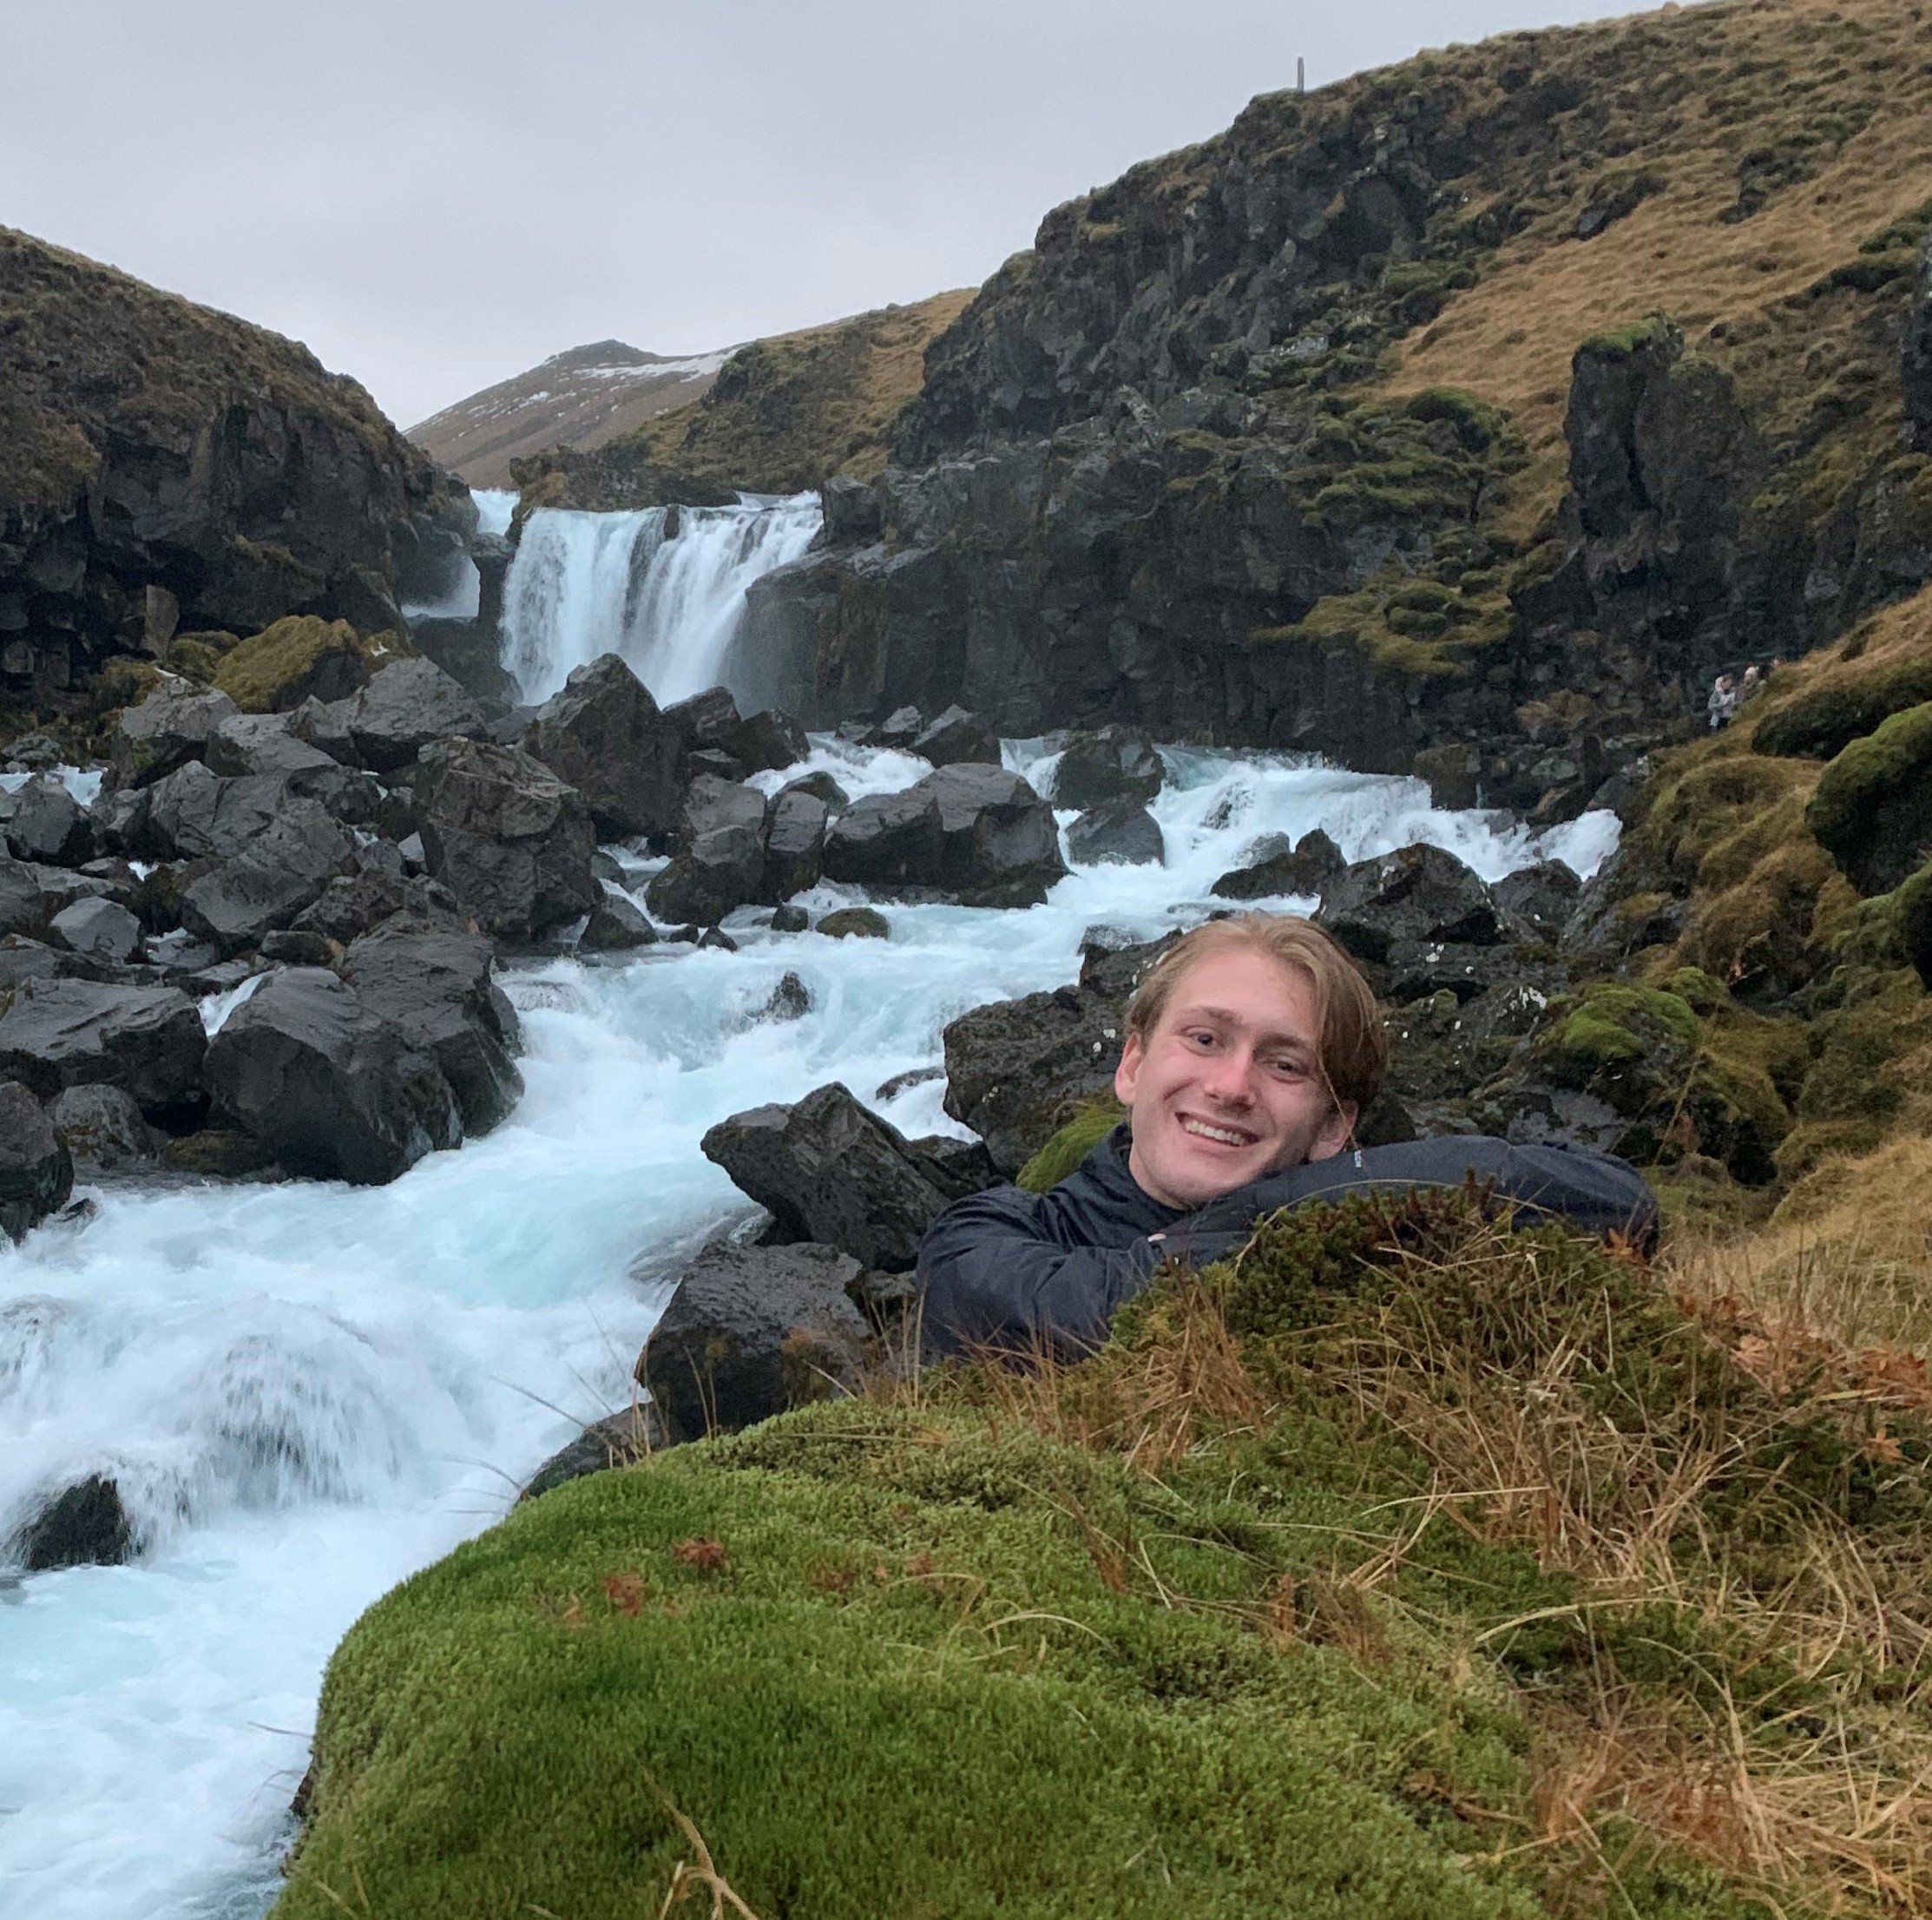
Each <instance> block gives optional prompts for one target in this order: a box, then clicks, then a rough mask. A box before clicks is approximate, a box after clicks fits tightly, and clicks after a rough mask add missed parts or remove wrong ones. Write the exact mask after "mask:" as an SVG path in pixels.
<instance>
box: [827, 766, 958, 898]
mask: <svg viewBox="0 0 1932 1920" xmlns="http://www.w3.org/2000/svg"><path fill="white" fill-rule="evenodd" d="M942 839H943V828H942V826H941V824H940V808H939V796H938V795H937V794H936V792H933V790H932V788H931V787H930V786H929V785H928V784H927V783H926V782H925V781H923V780H922V781H920V782H919V784H918V785H917V786H910V787H908V788H906V789H905V791H904V792H899V793H869V794H867V795H866V796H865V797H864V799H858V800H854V801H853V802H852V804H851V805H850V806H848V807H847V808H846V809H845V811H844V812H843V813H841V814H840V815H839V816H838V819H836V820H834V821H833V822H832V823H831V826H830V827H829V828H828V829H827V830H826V833H825V863H824V864H825V877H826V878H827V879H831V880H840V881H844V882H846V883H848V884H856V885H860V886H871V887H877V888H880V889H882V890H890V889H893V888H899V887H906V886H913V887H934V886H936V885H937V884H938V883H939V869H940V858H941V846H942Z"/></svg>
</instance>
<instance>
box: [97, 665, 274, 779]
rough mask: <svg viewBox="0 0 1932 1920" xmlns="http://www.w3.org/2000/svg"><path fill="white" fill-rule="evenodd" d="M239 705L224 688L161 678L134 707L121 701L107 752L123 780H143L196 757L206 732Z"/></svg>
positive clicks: (204, 744)
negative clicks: (205, 688) (209, 689)
mask: <svg viewBox="0 0 1932 1920" xmlns="http://www.w3.org/2000/svg"><path fill="white" fill-rule="evenodd" d="M240 711H241V709H240V707H237V706H236V705H235V703H234V702H233V700H230V699H229V698H228V696H227V694H214V693H204V692H203V691H202V690H201V689H200V687H195V686H194V685H192V684H191V683H190V682H188V681H185V680H172V679H170V680H164V681H162V683H161V685H160V686H159V687H156V688H155V689H154V692H153V693H151V694H148V697H147V699H146V700H142V701H141V704H140V706H138V707H123V708H122V712H121V718H120V719H119V720H116V721H115V729H114V737H113V740H111V742H110V743H109V746H108V755H109V758H110V759H112V761H113V764H114V772H115V782H116V784H117V785H119V786H147V785H148V782H149V781H150V780H158V779H163V778H164V777H165V776H166V775H168V774H169V773H173V772H174V769H175V768H176V767H177V766H185V765H186V764H187V762H188V761H189V760H191V759H198V758H199V757H200V754H201V753H203V751H204V750H205V749H206V747H207V742H208V736H209V734H210V733H213V732H214V729H215V728H216V727H218V726H220V724H221V722H222V721H224V720H231V719H233V717H234V716H235V715H236V714H237V713H240Z"/></svg>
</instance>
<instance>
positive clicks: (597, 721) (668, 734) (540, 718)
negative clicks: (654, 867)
mask: <svg viewBox="0 0 1932 1920" xmlns="http://www.w3.org/2000/svg"><path fill="white" fill-rule="evenodd" d="M523 748H524V751H525V752H526V753H529V754H531V755H532V756H533V757H534V758H536V759H540V760H542V762H543V764H544V765H545V766H548V767H549V769H550V771H551V772H552V773H555V775H556V776H557V778H558V779H561V780H564V781H566V782H568V784H569V785H570V786H574V787H575V788H576V790H577V791H578V792H580V793H582V795H583V797H584V803H585V805H588V807H589V809H590V817H591V819H593V820H595V822H596V825H597V831H598V832H600V833H601V834H603V835H604V836H605V837H606V838H611V839H625V838H630V837H631V836H632V835H634V834H647V835H649V836H651V837H653V838H656V837H658V836H660V835H663V834H667V833H669V832H671V831H672V829H673V827H674V825H676V821H677V814H678V804H679V800H680V796H681V793H682V791H683V789H682V785H681V781H680V765H681V762H682V760H683V758H684V754H685V752H686V743H685V734H684V731H683V729H682V727H680V725H679V724H678V722H677V720H675V719H674V718H673V717H672V716H671V715H668V714H666V713H661V712H660V710H659V707H658V704H657V702H656V701H655V700H653V699H652V698H651V695H650V690H649V689H648V688H647V687H646V686H645V685H644V683H643V681H641V680H640V679H638V677H637V675H636V674H634V673H633V672H632V671H631V670H630V668H629V667H628V666H627V665H626V664H625V663H624V661H622V660H621V659H620V658H619V657H618V655H617V654H600V655H599V656H598V657H597V658H596V659H595V660H594V661H591V662H590V663H589V664H588V666H585V667H578V668H577V669H576V671H575V673H573V674H571V675H570V677H569V679H568V681H565V682H564V684H563V687H562V691H561V692H559V693H556V694H553V695H552V696H551V697H550V698H549V700H546V701H545V702H544V703H543V705H542V706H541V707H538V708H537V709H536V713H533V714H532V715H531V716H530V721H529V729H528V731H527V732H526V733H525V734H524V737H523Z"/></svg>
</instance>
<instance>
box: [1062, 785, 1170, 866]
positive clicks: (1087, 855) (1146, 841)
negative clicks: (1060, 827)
mask: <svg viewBox="0 0 1932 1920" xmlns="http://www.w3.org/2000/svg"><path fill="white" fill-rule="evenodd" d="M1067 858H1068V859H1069V860H1071V861H1072V862H1073V863H1074V865H1075V866H1100V865H1106V864H1107V863H1113V864H1115V865H1122V866H1162V865H1166V859H1167V847H1166V842H1165V841H1164V840H1163V839H1162V838H1161V837H1160V822H1159V821H1158V820H1157V819H1154V817H1153V814H1151V813H1150V812H1147V808H1146V807H1145V806H1143V805H1141V804H1140V801H1139V800H1136V799H1118V800H1103V801H1102V802H1101V804H1100V805H1098V806H1092V807H1089V808H1088V810H1087V811H1086V812H1084V813H1082V814H1081V817H1080V818H1079V819H1077V820H1075V821H1074V824H1073V825H1071V826H1069V827H1068V829H1067Z"/></svg>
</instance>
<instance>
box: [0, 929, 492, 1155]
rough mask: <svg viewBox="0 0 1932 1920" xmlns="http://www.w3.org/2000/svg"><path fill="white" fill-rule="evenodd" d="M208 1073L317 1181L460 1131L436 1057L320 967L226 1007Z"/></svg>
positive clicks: (446, 1143) (232, 1108)
mask: <svg viewBox="0 0 1932 1920" xmlns="http://www.w3.org/2000/svg"><path fill="white" fill-rule="evenodd" d="M198 1023H199V1022H198ZM3 1026H4V1022H0V1027H3ZM206 1080H207V1088H208V1091H209V1092H210V1094H212V1095H214V1102H215V1106H216V1108H218V1110H219V1111H220V1114H221V1115H224V1116H226V1117H227V1119H229V1120H231V1121H233V1122H234V1123H235V1124H236V1125H237V1126H239V1127H240V1128H241V1129H242V1130H243V1131H244V1132H245V1133H247V1134H251V1135H252V1136H253V1138H254V1139H256V1140H258V1141H260V1142H261V1144H262V1145H263V1146H264V1147H266V1149H267V1150H268V1151H269V1152H270V1153H272V1154H273V1155H274V1156H275V1158H276V1159H277V1160H278V1161H280V1163H281V1164H282V1165H283V1166H284V1167H286V1168H287V1169H288V1170H289V1171H290V1172H291V1173H293V1174H310V1175H312V1176H314V1177H315V1178H317V1179H320V1180H348V1181H350V1182H351V1183H352V1184H353V1185H356V1186H363V1187H374V1186H381V1185H383V1184H384V1182H386V1181H389V1180H394V1179H395V1178H396V1177H397V1176H398V1174H403V1173H405V1172H406V1171H407V1170H408V1169H409V1168H410V1167H413V1166H414V1165H415V1164H416V1162H417V1161H419V1160H421V1159H422V1157H423V1156H424V1154H427V1153H430V1152H432V1151H434V1150H435V1149H437V1148H438V1147H454V1146H455V1145H456V1144H457V1141H460V1140H461V1139H462V1137H463V1122H462V1119H461V1116H460V1115H459V1113H458V1110H457V1100H456V1095H454V1094H453V1093H452V1091H451V1090H450V1083H449V1082H448V1081H447V1080H446V1079H445V1078H444V1075H443V1073H442V1071H441V1069H440V1068H438V1067H437V1064H436V1062H434V1061H433V1060H432V1059H430V1057H429V1056H428V1055H425V1054H424V1053H421V1052H418V1051H417V1049H414V1048H412V1047H411V1046H410V1045H409V1043H408V1042H406V1041H405V1040H404V1036H403V1035H402V1033H401V1031H400V1030H399V1029H398V1028H397V1027H396V1026H395V1025H394V1024H393V1023H392V1022H390V1021H387V1020H384V1019H383V1018H382V1017H381V1016H379V1015H378V1014H377V1013H376V1012H374V1011H373V1010H372V1009H371V1008H368V1007H366V1006H365V1005H364V1004H363V1003H362V1001H361V999H360V997H359V996H358V994H357V992H356V990H355V989H354V988H352V986H350V985H349V984H348V983H346V982H345V981H343V980H339V979H338V978H337V977H336V976H335V975H334V974H332V973H330V972H328V971H326V970H325V969H323V968H320V967H290V968H288V969H286V970H285V971H282V972H279V973H277V974H274V975H273V976H271V977H270V978H269V979H268V981H267V982H266V984H265V985H263V986H262V987H261V988H260V990H258V991H257V992H256V993H255V994H254V995H253V996H252V997H251V998H249V999H248V1000H246V1001H245V1002H244V1003H242V1005H240V1007H238V1008H237V1009H235V1010H234V1012H233V1013H232V1014H230V1015H229V1016H228V1018H227V1021H226V1022H225V1023H224V1024H223V1026H222V1028H221V1030H220V1032H219V1033H218V1034H216V1035H215V1036H214V1040H213V1041H211V1042H209V1043H208V1049H207V1072H206Z"/></svg>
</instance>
